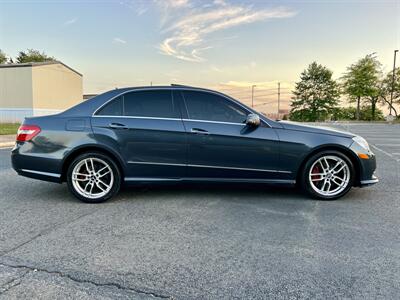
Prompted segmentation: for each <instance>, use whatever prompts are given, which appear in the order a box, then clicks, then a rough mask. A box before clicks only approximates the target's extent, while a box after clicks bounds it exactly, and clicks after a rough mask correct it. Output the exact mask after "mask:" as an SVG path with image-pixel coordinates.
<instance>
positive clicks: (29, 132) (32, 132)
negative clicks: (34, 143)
mask: <svg viewBox="0 0 400 300" xmlns="http://www.w3.org/2000/svg"><path fill="white" fill-rule="evenodd" d="M39 132H40V127H39V126H36V125H21V126H20V127H19V128H18V133H17V141H18V142H26V141H30V140H31V139H32V138H33V137H35V136H36V135H37V134H38V133H39Z"/></svg>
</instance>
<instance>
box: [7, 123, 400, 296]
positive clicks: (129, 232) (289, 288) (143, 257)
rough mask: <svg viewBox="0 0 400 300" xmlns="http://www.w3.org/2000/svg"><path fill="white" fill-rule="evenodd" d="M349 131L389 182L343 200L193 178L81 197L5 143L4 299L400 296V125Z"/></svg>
mask: <svg viewBox="0 0 400 300" xmlns="http://www.w3.org/2000/svg"><path fill="white" fill-rule="evenodd" d="M340 126H341V127H342V126H343V125H340ZM348 129H350V130H351V131H353V132H356V133H361V134H363V135H364V136H365V137H366V138H367V139H368V140H369V141H370V142H372V143H373V147H374V149H375V152H376V155H377V159H378V163H379V169H378V175H379V177H380V178H381V182H380V184H378V185H375V186H372V187H369V188H365V189H353V190H352V191H351V192H350V193H349V194H348V195H347V196H346V197H344V198H343V199H341V200H338V201H333V202H321V201H314V200H309V199H307V198H306V197H305V196H303V195H302V194H301V193H299V192H298V191H297V190H294V189H278V190H277V189H268V188H263V187H260V186H256V187H255V186H241V187H237V186H195V185H194V186H169V187H152V188H146V187H141V188H138V189H130V190H124V191H123V192H122V193H121V194H120V195H119V196H118V197H117V198H116V199H115V200H113V201H111V202H109V203H105V204H101V205H89V204H82V203H80V202H77V201H76V200H75V199H74V198H73V197H71V196H70V195H69V194H68V193H67V190H66V186H65V185H58V184H50V183H46V182H40V181H34V180H30V179H27V178H22V177H17V175H16V174H15V173H14V171H12V170H11V169H10V164H9V161H8V159H9V158H8V156H9V150H0V162H1V167H0V299H17V298H18V299H19V298H23V297H26V298H45V299H50V298H51V299H52V298H61V299H63V298H65V299H67V298H68V299H69V298H82V299H94V298H95V299H111V298H122V299H124V298H129V299H132V298H133V299H136V298H137V299H142V298H143V299H147V298H151V299H154V298H163V297H173V298H176V299H190V298H214V299H220V298H271V297H273V298H285V299H287V298H360V299H361V298H379V297H382V298H393V299H395V298H398V295H399V294H400V233H399V232H400V217H399V216H400V204H399V203H400V178H399V176H400V175H399V173H400V166H399V165H400V163H399V158H400V155H398V154H397V153H400V126H389V125H368V126H365V125H349V128H348Z"/></svg>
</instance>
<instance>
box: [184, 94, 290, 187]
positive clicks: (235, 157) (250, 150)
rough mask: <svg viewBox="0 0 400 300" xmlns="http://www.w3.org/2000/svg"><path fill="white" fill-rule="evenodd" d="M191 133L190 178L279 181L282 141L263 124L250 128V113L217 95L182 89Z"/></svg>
mask: <svg viewBox="0 0 400 300" xmlns="http://www.w3.org/2000/svg"><path fill="white" fill-rule="evenodd" d="M181 96H182V101H183V102H184V104H185V105H184V106H185V108H186V112H185V115H186V116H184V119H183V121H184V125H185V128H186V132H187V133H188V177H192V178H202V179H206V178H209V179H212V178H219V179H229V180H233V179H240V180H253V179H277V178H280V177H281V175H282V173H281V172H279V163H278V159H279V153H278V152H279V141H278V136H277V134H276V132H275V130H274V129H273V128H271V127H269V126H268V124H266V123H264V122H262V124H261V125H260V126H258V127H255V128H254V127H249V126H247V125H246V124H245V120H246V117H247V115H248V114H249V111H247V110H246V109H245V108H244V107H242V106H241V105H238V104H237V103H236V102H234V101H232V100H230V99H228V98H226V97H223V96H221V95H220V94H217V93H211V92H203V91H195V90H182V91H181Z"/></svg>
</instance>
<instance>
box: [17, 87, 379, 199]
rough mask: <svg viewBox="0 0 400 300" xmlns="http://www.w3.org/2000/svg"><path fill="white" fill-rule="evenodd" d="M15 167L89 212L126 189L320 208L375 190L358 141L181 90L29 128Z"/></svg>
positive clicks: (138, 94) (97, 102)
mask: <svg viewBox="0 0 400 300" xmlns="http://www.w3.org/2000/svg"><path fill="white" fill-rule="evenodd" d="M12 165H13V168H14V169H15V170H16V171H17V172H18V174H20V175H23V176H27V177H32V178H36V179H42V180H47V181H54V182H59V183H61V182H65V181H66V182H67V184H68V188H69V190H70V191H71V192H72V194H73V195H74V196H76V197H77V198H78V199H80V200H82V201H84V202H91V203H98V202H103V201H105V200H107V199H110V198H111V197H112V196H114V195H115V194H117V192H118V191H119V189H120V186H121V184H122V183H130V182H176V181H196V182H233V183H235V182H251V183H253V182H254V183H265V184H286V185H294V184H296V183H297V184H298V185H300V186H301V187H302V188H303V190H304V191H306V192H307V193H308V194H309V195H311V196H312V197H314V198H318V199H324V200H331V199H337V198H339V197H341V196H343V195H345V194H346V193H347V192H348V191H349V190H350V189H351V187H353V186H366V185H370V184H374V183H376V182H378V179H377V178H376V177H375V176H374V171H375V168H376V161H375V155H374V154H373V153H372V152H371V150H370V148H369V146H368V143H367V142H366V141H365V140H364V139H363V138H362V137H360V136H356V135H353V134H351V133H345V132H340V131H335V130H329V129H323V128H317V127H312V126H304V125H299V124H295V123H290V122H282V121H273V120H270V119H268V118H266V117H264V116H262V115H259V114H258V113H257V112H256V111H254V110H253V109H251V108H249V107H247V106H245V105H243V104H242V103H240V102H238V101H236V100H234V99H232V98H231V97H229V96H227V95H224V94H222V93H219V92H216V91H212V90H207V89H201V88H193V87H185V86H167V87H136V88H123V89H115V90H112V91H109V92H106V93H104V94H101V95H98V96H96V97H94V98H92V99H90V100H87V101H85V102H83V103H80V104H78V105H76V106H74V107H72V108H70V109H68V110H66V111H64V112H63V113H60V114H57V115H51V116H44V117H33V118H26V119H25V121H24V123H23V124H22V125H21V127H20V128H19V130H18V135H17V141H16V145H15V147H14V149H13V150H12Z"/></svg>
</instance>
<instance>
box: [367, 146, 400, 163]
mask: <svg viewBox="0 0 400 300" xmlns="http://www.w3.org/2000/svg"><path fill="white" fill-rule="evenodd" d="M371 147H372V148H374V149H376V150H378V151H380V152H382V153H384V154H386V155H387V156H389V157H390V158H392V159H393V160H395V161H396V162H400V158H399V159H398V158H396V157H394V156H393V155H392V154H391V153H389V152H387V151H385V150H383V149H381V148H378V147H377V146H375V145H371Z"/></svg>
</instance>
